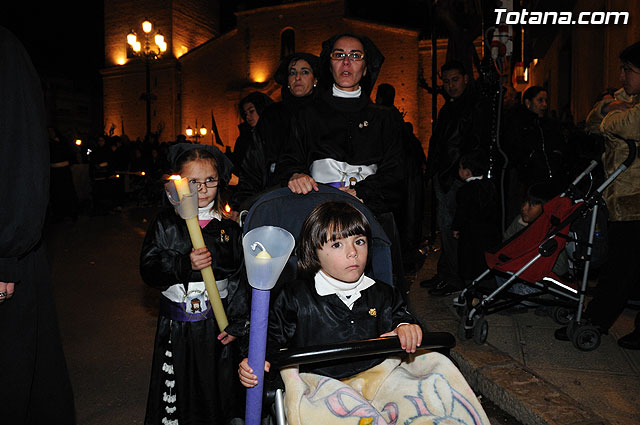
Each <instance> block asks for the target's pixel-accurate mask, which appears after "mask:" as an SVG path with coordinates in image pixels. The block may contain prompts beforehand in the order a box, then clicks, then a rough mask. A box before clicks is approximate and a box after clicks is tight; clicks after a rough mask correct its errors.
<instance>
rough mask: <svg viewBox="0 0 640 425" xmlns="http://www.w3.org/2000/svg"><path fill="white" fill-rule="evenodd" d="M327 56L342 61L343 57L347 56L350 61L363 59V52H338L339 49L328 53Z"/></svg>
mask: <svg viewBox="0 0 640 425" xmlns="http://www.w3.org/2000/svg"><path fill="white" fill-rule="evenodd" d="M329 57H330V58H331V59H333V60H334V61H343V60H344V58H349V61H351V62H354V61H355V62H360V61H361V60H364V53H360V52H349V53H346V52H340V51H335V52H331V53H329Z"/></svg>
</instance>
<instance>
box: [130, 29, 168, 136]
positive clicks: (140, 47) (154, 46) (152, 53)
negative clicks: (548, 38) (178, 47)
mask: <svg viewBox="0 0 640 425" xmlns="http://www.w3.org/2000/svg"><path fill="white" fill-rule="evenodd" d="M141 26H142V33H143V34H144V40H143V41H142V42H141V41H139V40H138V36H137V34H136V33H135V31H134V30H133V29H132V30H131V31H130V32H129V34H127V44H129V46H131V50H132V51H133V54H134V55H136V56H140V57H141V58H143V59H144V63H145V71H146V92H145V93H144V94H143V95H142V96H141V97H142V98H143V99H144V100H145V102H146V106H147V134H146V136H145V137H146V138H147V140H151V62H152V61H154V60H156V59H158V58H160V56H162V54H163V53H164V52H165V51H166V50H167V42H166V41H164V36H163V35H162V34H161V33H160V31H157V30H156V31H155V34H152V32H153V30H154V26H153V24H152V23H151V21H149V20H148V19H145V20H144V21H143V22H142V24H141ZM143 43H144V44H143Z"/></svg>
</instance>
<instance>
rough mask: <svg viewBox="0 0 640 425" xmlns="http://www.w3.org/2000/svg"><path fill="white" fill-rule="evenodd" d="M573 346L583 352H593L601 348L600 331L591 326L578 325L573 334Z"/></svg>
mask: <svg viewBox="0 0 640 425" xmlns="http://www.w3.org/2000/svg"><path fill="white" fill-rule="evenodd" d="M571 342H573V346H574V347H576V348H577V349H578V350H581V351H593V350H595V349H596V348H598V347H599V346H600V331H599V330H598V329H597V328H596V327H595V326H591V325H578V326H576V327H575V328H574V329H573V333H572V334H571Z"/></svg>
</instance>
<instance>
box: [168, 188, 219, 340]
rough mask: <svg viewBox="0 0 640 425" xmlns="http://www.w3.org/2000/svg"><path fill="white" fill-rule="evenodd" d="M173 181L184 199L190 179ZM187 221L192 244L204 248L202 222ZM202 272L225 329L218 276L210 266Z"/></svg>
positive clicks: (187, 193)
mask: <svg viewBox="0 0 640 425" xmlns="http://www.w3.org/2000/svg"><path fill="white" fill-rule="evenodd" d="M173 182H174V184H175V185H176V191H177V192H178V196H179V197H180V200H182V197H183V196H185V195H189V194H190V193H191V190H190V189H189V181H188V180H187V179H186V178H184V179H173ZM185 221H186V223H187V229H189V236H190V237H191V244H192V245H193V247H194V248H195V249H199V248H204V247H205V244H204V239H203V237H202V229H200V224H199V223H198V217H197V216H196V217H192V218H188V219H185ZM200 273H202V278H203V279H204V286H205V288H207V294H208V295H209V302H210V303H211V308H212V309H213V314H214V316H215V317H216V321H217V322H218V328H219V329H220V330H221V331H223V330H225V328H226V327H227V325H228V324H229V321H228V320H227V314H226V313H225V312H224V307H223V305H222V300H221V299H220V292H218V285H217V284H216V278H215V276H214V275H213V269H212V268H211V266H209V267H206V268H204V269H202V270H200Z"/></svg>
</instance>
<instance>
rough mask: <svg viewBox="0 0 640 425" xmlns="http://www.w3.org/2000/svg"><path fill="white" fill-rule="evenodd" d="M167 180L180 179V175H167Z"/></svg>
mask: <svg viewBox="0 0 640 425" xmlns="http://www.w3.org/2000/svg"><path fill="white" fill-rule="evenodd" d="M169 180H182V177H180V175H179V174H174V175H172V176H169Z"/></svg>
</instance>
